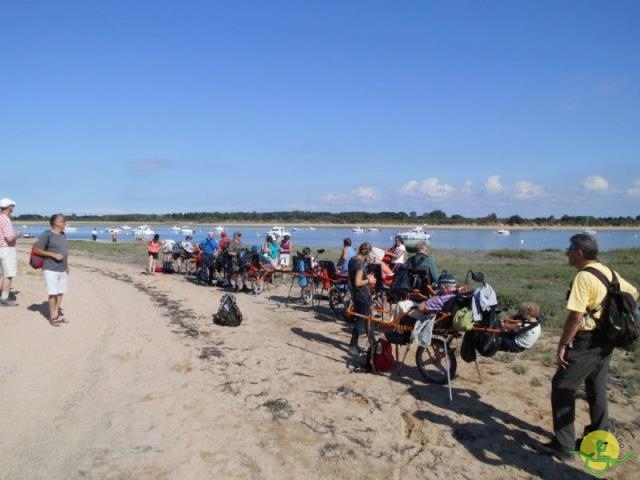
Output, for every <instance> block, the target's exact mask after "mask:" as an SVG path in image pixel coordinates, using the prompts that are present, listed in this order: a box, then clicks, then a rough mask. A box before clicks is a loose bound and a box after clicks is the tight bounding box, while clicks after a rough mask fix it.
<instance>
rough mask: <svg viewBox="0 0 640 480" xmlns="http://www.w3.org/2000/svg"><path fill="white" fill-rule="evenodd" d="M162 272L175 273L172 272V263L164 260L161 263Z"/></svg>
mask: <svg viewBox="0 0 640 480" xmlns="http://www.w3.org/2000/svg"><path fill="white" fill-rule="evenodd" d="M162 271H163V272H164V273H175V271H174V270H173V262H172V261H171V260H165V261H164V262H162Z"/></svg>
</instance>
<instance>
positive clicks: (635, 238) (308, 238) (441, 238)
mask: <svg viewBox="0 0 640 480" xmlns="http://www.w3.org/2000/svg"><path fill="white" fill-rule="evenodd" d="M14 226H15V228H17V229H20V230H22V231H23V232H25V233H28V234H31V235H33V236H35V237H37V236H38V235H40V234H41V233H42V232H43V231H44V230H45V229H46V228H48V225H45V224H42V225H30V226H26V225H20V224H17V223H16V224H15V225H14ZM94 227H95V228H96V229H97V230H98V241H100V242H111V234H110V233H109V232H108V231H107V228H109V226H107V225H103V224H74V225H73V228H75V230H74V231H68V232H67V237H68V238H69V239H70V240H89V239H90V238H91V231H92V230H93V228H94ZM149 227H150V228H151V229H152V230H153V231H154V232H155V233H158V234H159V235H160V238H161V239H164V238H172V239H174V240H184V238H185V235H184V233H181V232H179V231H175V230H172V229H171V227H170V226H168V225H152V224H150V225H149ZM214 227H215V226H214V225H194V226H193V229H194V234H193V237H194V240H196V241H197V240H200V239H202V238H204V237H205V236H206V234H207V232H208V231H211V230H212V229H213V228H214ZM409 229H410V227H407V228H400V229H398V228H393V229H392V228H381V229H380V231H373V232H369V231H365V232H363V233H355V232H353V231H352V228H351V227H317V228H316V229H314V230H311V229H309V228H308V227H305V228H297V229H295V230H294V228H288V229H287V230H288V231H289V232H290V233H291V235H292V239H293V244H294V249H302V248H303V247H305V246H309V247H340V246H342V239H343V238H345V237H349V238H351V239H352V242H353V245H354V246H355V247H357V246H358V245H359V244H360V243H362V242H364V241H369V242H371V243H372V244H373V245H375V246H378V247H380V248H385V249H386V248H388V247H390V246H391V245H392V244H393V237H394V235H395V234H396V233H397V232H398V231H405V230H409ZM225 230H226V231H227V232H228V233H229V235H231V234H232V233H233V232H236V231H237V232H241V233H242V240H243V242H244V243H246V244H248V245H252V244H258V245H259V244H261V243H262V241H264V239H265V235H266V231H267V230H269V227H265V226H241V227H237V226H232V225H229V226H227V227H226V228H225ZM427 231H428V232H429V233H430V234H431V239H430V240H429V243H430V245H431V246H432V248H434V249H460V250H495V249H503V248H504V249H527V250H544V249H565V248H567V246H568V243H569V238H570V237H571V235H574V234H576V233H579V232H580V230H577V229H574V230H569V229H567V230H547V229H531V230H512V231H511V234H510V235H499V234H497V233H496V231H495V230H485V229H473V228H469V229H434V230H429V229H427ZM595 238H596V239H597V241H598V246H599V248H600V250H601V251H607V250H613V249H617V248H633V247H640V229H638V230H598V232H597V234H595ZM22 241H28V240H22ZM118 241H119V242H134V241H135V240H134V234H133V232H132V231H131V230H122V231H121V232H120V234H119V236H118Z"/></svg>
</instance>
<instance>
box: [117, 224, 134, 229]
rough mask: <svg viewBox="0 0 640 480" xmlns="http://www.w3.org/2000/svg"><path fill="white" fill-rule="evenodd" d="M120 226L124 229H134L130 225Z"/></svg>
mask: <svg viewBox="0 0 640 480" xmlns="http://www.w3.org/2000/svg"><path fill="white" fill-rule="evenodd" d="M120 228H121V229H122V230H133V229H132V228H131V227H130V226H129V225H122V226H121V227H120Z"/></svg>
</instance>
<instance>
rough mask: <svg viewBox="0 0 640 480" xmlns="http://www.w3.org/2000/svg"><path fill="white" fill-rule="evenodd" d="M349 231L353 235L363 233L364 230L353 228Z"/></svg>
mask: <svg viewBox="0 0 640 480" xmlns="http://www.w3.org/2000/svg"><path fill="white" fill-rule="evenodd" d="M351 231H352V232H353V233H364V229H363V228H361V227H355V228H352V229H351Z"/></svg>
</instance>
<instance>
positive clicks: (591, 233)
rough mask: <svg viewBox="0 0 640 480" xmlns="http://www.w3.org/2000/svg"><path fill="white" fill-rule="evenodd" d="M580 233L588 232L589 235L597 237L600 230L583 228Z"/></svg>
mask: <svg viewBox="0 0 640 480" xmlns="http://www.w3.org/2000/svg"><path fill="white" fill-rule="evenodd" d="M580 233H586V234H587V235H591V236H592V237H595V236H596V235H597V233H598V232H597V231H596V230H583V231H582V232H580Z"/></svg>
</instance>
